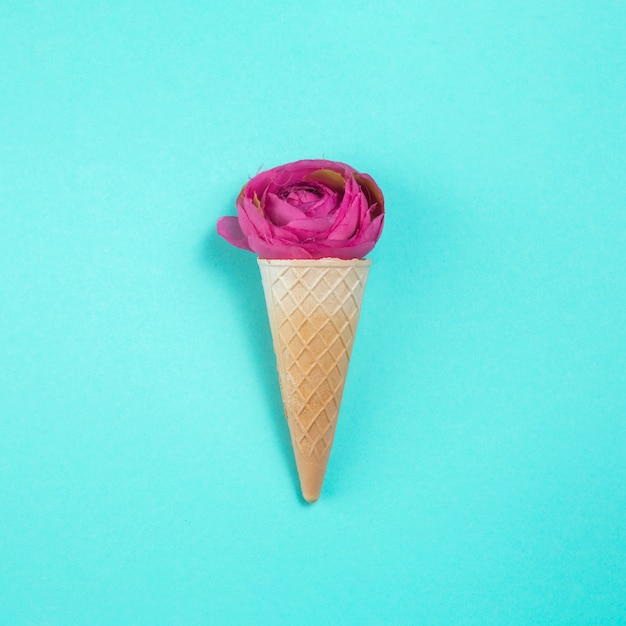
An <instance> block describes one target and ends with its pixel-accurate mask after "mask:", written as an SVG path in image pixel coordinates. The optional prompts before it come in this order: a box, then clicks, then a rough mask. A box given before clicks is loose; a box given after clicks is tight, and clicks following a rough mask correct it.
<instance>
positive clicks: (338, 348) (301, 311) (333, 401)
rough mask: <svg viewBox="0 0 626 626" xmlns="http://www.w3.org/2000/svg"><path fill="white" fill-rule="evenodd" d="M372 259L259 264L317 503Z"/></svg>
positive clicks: (298, 449) (307, 493) (302, 462)
mask: <svg viewBox="0 0 626 626" xmlns="http://www.w3.org/2000/svg"><path fill="white" fill-rule="evenodd" d="M370 264H371V261H370V260H369V259H352V260H342V259H318V260H300V259H293V260H291V259H290V260H268V259H259V267H260V269H261V277H262V280H263V288H264V290H265V301H266V304H267V312H268V316H269V320H270V328H271V331H272V338H273V341H274V351H275V352H276V366H277V369H278V378H279V382H280V389H281V394H282V398H283V405H284V407H285V416H286V417H287V421H288V423H289V430H290V432H291V441H292V445H293V450H294V455H295V458H296V465H297V467H298V474H299V476H300V486H301V488H302V495H303V496H304V499H305V500H307V501H308V502H315V501H316V500H317V499H318V498H319V496H320V493H321V491H322V484H323V482H324V475H325V473H326V466H327V463H328V458H329V457H330V451H331V447H332V444H333V439H334V436H335V428H336V425H337V417H338V414H339V407H340V405H341V398H342V395H343V389H344V385H345V382H346V376H347V373H348V365H349V363H350V355H351V353H352V345H353V343H354V336H355V334H356V329H357V324H358V321H359V313H360V309H361V301H362V298H363V291H364V289H365V282H366V280H367V273H368V270H369V267H370Z"/></svg>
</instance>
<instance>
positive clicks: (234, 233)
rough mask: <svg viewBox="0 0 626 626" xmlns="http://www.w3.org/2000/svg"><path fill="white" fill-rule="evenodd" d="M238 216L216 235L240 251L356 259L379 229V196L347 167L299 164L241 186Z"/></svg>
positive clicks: (222, 223) (367, 181) (375, 238)
mask: <svg viewBox="0 0 626 626" xmlns="http://www.w3.org/2000/svg"><path fill="white" fill-rule="evenodd" d="M236 204H237V217H222V218H220V220H219V221H218V223H217V230H218V232H219V233H220V235H222V237H224V238H225V239H226V240H227V241H229V242H230V243H232V244H233V245H234V246H237V247H238V248H243V249H244V250H251V251H252V252H256V253H257V254H258V255H259V256H260V257H262V258H266V259H321V258H324V257H332V258H336V259H358V258H362V257H364V256H365V255H366V254H367V253H368V252H369V251H370V250H371V249H372V248H373V247H374V245H375V244H376V242H377V241H378V238H379V237H380V233H381V231H382V227H383V219H384V201H383V194H382V192H381V190H380V189H379V187H378V185H377V184H376V183H375V182H374V180H373V179H372V178H371V176H369V175H367V174H360V173H359V172H357V171H356V170H355V169H353V168H352V167H350V166H349V165H346V164H345V163H338V162H335V161H325V160H321V159H318V160H310V161H297V162H296V163H289V164H288V165H283V166H280V167H275V168H273V169H271V170H267V171H266V172H262V173H260V174H258V175H257V176H255V177H254V178H252V179H251V180H250V181H249V182H248V183H247V184H246V185H244V187H243V189H242V190H241V193H240V194H239V197H238V198H237V203H236Z"/></svg>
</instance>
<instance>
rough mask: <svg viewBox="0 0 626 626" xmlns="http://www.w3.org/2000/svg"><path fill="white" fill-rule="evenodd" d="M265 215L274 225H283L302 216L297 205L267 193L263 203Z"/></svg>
mask: <svg viewBox="0 0 626 626" xmlns="http://www.w3.org/2000/svg"><path fill="white" fill-rule="evenodd" d="M264 209H265V215H266V216H267V218H268V219H269V220H270V221H271V222H272V223H273V224H275V225H276V226H284V225H285V224H287V223H289V222H290V221H292V220H297V219H301V218H302V217H303V216H304V213H303V212H302V210H301V209H300V208H298V207H295V206H293V205H292V204H289V203H288V202H285V201H284V200H281V199H280V198H279V197H278V196H277V195H276V194H274V193H268V194H267V196H266V197H265V203H264Z"/></svg>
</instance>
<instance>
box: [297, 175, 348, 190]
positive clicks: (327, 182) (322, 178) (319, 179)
mask: <svg viewBox="0 0 626 626" xmlns="http://www.w3.org/2000/svg"><path fill="white" fill-rule="evenodd" d="M302 178H303V180H308V181H311V182H316V183H322V184H323V185H324V186H325V187H329V188H330V189H332V190H333V191H336V192H337V193H338V194H343V193H344V191H345V189H346V179H345V178H344V177H343V176H342V175H341V174H340V173H339V172H337V171H335V170H332V169H322V170H315V171H314V172H311V173H310V174H306V175H305V176H303V177H302Z"/></svg>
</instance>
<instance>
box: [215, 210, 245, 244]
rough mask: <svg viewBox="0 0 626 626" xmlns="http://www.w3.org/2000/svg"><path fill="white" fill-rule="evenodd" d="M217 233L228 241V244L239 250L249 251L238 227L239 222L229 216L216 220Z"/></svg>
mask: <svg viewBox="0 0 626 626" xmlns="http://www.w3.org/2000/svg"><path fill="white" fill-rule="evenodd" d="M217 232H218V233H219V234H220V235H221V236H222V237H224V239H226V241H228V243H230V244H232V245H233V246H236V247H237V248H241V249H242V250H250V246H249V245H248V240H247V238H246V236H245V235H244V234H243V231H242V230H241V226H239V220H238V219H237V218H236V217H233V216H231V215H229V216H227V217H220V219H219V220H217Z"/></svg>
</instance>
